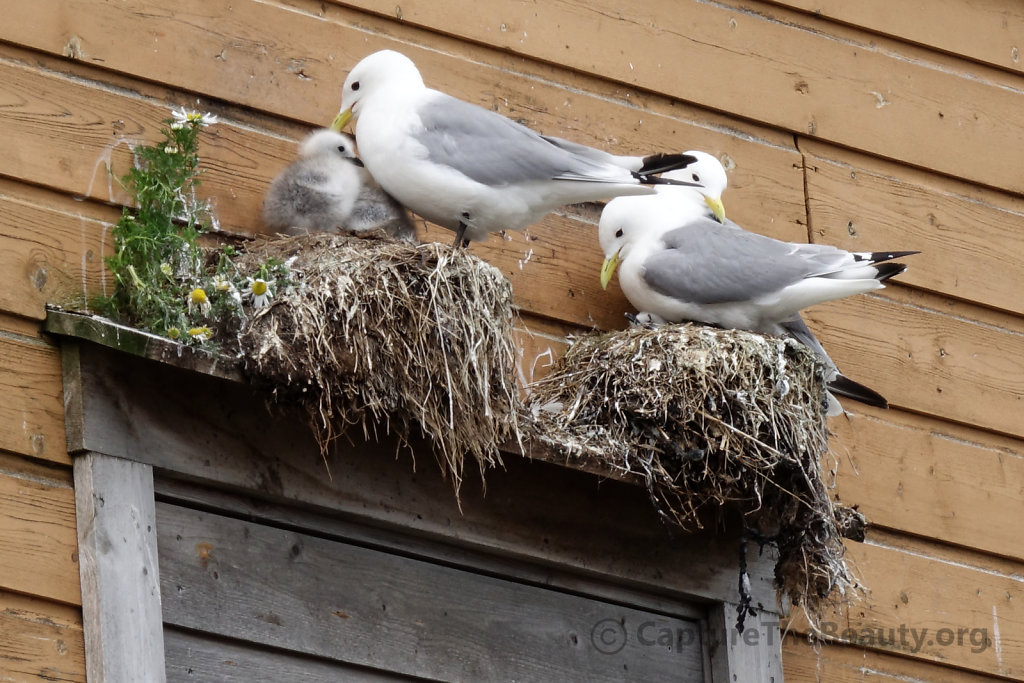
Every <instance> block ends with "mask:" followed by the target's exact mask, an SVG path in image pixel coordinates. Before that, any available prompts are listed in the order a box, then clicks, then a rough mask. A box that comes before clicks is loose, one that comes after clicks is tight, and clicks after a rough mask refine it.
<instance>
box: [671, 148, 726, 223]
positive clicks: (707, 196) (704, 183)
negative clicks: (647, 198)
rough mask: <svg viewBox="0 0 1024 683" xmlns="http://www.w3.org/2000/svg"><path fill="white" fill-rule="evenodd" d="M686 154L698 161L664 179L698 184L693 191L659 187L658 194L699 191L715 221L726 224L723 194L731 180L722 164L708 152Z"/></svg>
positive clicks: (672, 172)
mask: <svg viewBox="0 0 1024 683" xmlns="http://www.w3.org/2000/svg"><path fill="white" fill-rule="evenodd" d="M686 154H689V155H691V156H693V157H694V158H696V161H694V162H693V163H691V164H689V165H688V166H687V167H686V168H681V169H678V170H675V171H669V172H667V173H664V174H662V177H663V178H670V179H672V180H683V181H686V182H690V183H696V185H694V186H693V189H692V190H691V189H690V188H682V187H678V186H672V185H659V186H658V187H657V192H659V193H661V194H669V193H681V192H693V191H697V192H699V193H700V195H701V197H702V198H703V201H704V203H705V204H706V205H707V207H708V209H710V210H711V213H712V214H714V216H715V219H716V220H717V221H718V222H719V223H724V222H725V205H723V204H722V193H723V192H725V188H726V187H728V185H729V178H728V176H726V174H725V168H724V167H723V166H722V162H720V161H719V160H718V159H716V158H715V157H714V156H712V155H711V154H708V153H707V152H696V151H690V152H686Z"/></svg>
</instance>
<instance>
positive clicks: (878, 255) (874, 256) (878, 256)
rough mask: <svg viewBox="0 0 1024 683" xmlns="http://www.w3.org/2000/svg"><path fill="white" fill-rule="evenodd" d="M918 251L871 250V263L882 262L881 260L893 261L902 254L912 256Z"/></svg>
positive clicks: (902, 255) (901, 256)
mask: <svg viewBox="0 0 1024 683" xmlns="http://www.w3.org/2000/svg"><path fill="white" fill-rule="evenodd" d="M920 253H921V252H919V251H873V252H871V262H872V263H882V262H883V261H894V260H896V259H898V258H903V257H904V256H913V255H915V254H920Z"/></svg>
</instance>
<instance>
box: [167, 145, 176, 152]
mask: <svg viewBox="0 0 1024 683" xmlns="http://www.w3.org/2000/svg"><path fill="white" fill-rule="evenodd" d="M177 153H178V146H177V145H167V146H166V147H164V154H177Z"/></svg>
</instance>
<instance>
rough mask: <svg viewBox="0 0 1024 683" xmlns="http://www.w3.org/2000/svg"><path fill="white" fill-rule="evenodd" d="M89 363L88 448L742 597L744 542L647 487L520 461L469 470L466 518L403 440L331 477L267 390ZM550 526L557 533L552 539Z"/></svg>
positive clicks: (84, 435)
mask: <svg viewBox="0 0 1024 683" xmlns="http://www.w3.org/2000/svg"><path fill="white" fill-rule="evenodd" d="M80 355H81V358H82V362H81V368H82V373H81V376H80V378H79V379H78V380H76V381H78V382H81V384H80V386H81V389H80V390H79V391H81V392H82V393H81V395H82V396H83V397H84V398H85V400H84V401H83V408H84V420H83V421H82V422H81V423H80V424H81V425H82V431H81V442H80V443H78V444H77V445H76V448H80V449H83V450H91V451H95V452H99V453H107V454H109V455H115V456H119V457H129V458H132V459H136V460H141V461H144V462H147V463H149V464H152V465H154V466H155V467H156V468H158V471H161V472H163V473H164V474H165V475H166V474H168V473H173V474H174V475H175V476H185V477H189V478H194V479H199V480H204V481H207V482H210V481H216V482H220V485H222V486H227V487H229V488H235V487H238V488H242V489H246V490H248V491H250V492H252V494H253V495H258V496H263V497H268V498H271V499H274V500H281V499H289V500H291V501H293V502H295V503H300V504H305V505H312V506H318V507H321V508H325V509H328V510H332V511H334V512H336V513H339V514H343V515H351V516H353V517H355V518H358V519H364V520H367V521H372V522H373V523H374V524H380V525H384V526H388V527H391V528H403V529H406V530H407V531H409V532H413V533H417V534H421V535H424V536H427V537H432V538H437V539H445V540H446V542H449V543H454V544H457V545H460V546H465V547H470V548H473V549H475V550H479V551H481V552H486V553H493V554H497V555H501V556H509V557H517V558H520V559H523V558H525V559H528V560H529V561H532V562H535V563H538V564H542V565H545V566H556V567H563V568H569V569H571V570H572V571H576V572H581V573H583V574H585V575H587V576H592V577H604V578H605V579H607V580H612V581H615V582H619V583H625V584H628V585H630V586H633V587H636V588H638V589H643V590H655V591H657V592H660V593H662V594H665V595H676V596H681V595H693V596H700V597H703V598H709V599H723V598H728V597H730V596H733V595H734V594H735V591H736V579H735V576H736V575H735V574H734V573H732V571H733V569H734V568H735V567H736V566H737V564H738V559H737V557H736V552H735V546H734V545H733V543H732V542H723V541H722V540H721V537H720V536H718V535H716V534H714V533H710V532H708V533H695V534H687V535H685V536H679V535H675V534H672V533H671V530H670V529H668V528H666V527H665V525H664V524H663V523H662V522H661V521H660V520H659V519H658V517H657V515H656V514H655V513H654V511H653V508H652V506H651V504H650V501H649V499H648V497H647V495H646V493H645V492H644V491H643V490H642V489H641V488H640V487H636V486H629V485H626V484H622V483H619V482H614V481H605V482H601V481H599V480H598V479H597V478H595V477H593V476H591V475H586V474H583V473H580V472H575V471H572V470H567V469H565V468H563V467H559V466H555V465H549V464H546V463H540V462H529V461H526V460H524V459H523V458H519V457H515V458H513V457H509V458H507V460H508V461H507V462H506V463H505V466H504V468H503V469H497V470H492V471H490V472H489V473H488V476H487V488H486V493H485V492H484V491H483V490H482V487H481V485H480V482H479V479H478V478H477V476H476V473H475V471H474V468H472V466H469V467H468V468H467V472H466V480H465V482H464V483H463V486H462V490H461V509H460V506H459V505H458V504H457V502H456V500H455V497H454V496H453V495H452V491H451V485H450V483H449V482H446V481H444V480H442V478H441V477H440V475H439V473H438V471H437V469H436V468H435V466H434V464H433V463H432V462H431V455H429V447H428V446H427V445H425V444H418V450H417V453H418V454H419V456H418V458H417V459H416V460H415V461H413V459H412V457H410V455H409V452H408V451H406V450H401V451H399V450H397V448H396V446H395V444H394V442H393V441H392V440H391V439H384V440H383V441H382V442H381V443H380V444H372V443H371V444H363V443H361V442H357V443H356V444H348V442H344V443H340V444H339V446H338V448H337V449H336V450H335V451H334V452H332V453H331V454H330V455H329V457H328V460H327V466H328V467H329V468H330V471H329V473H328V474H330V473H333V477H331V476H326V477H325V463H324V461H323V459H322V458H321V456H320V452H319V448H318V447H317V445H316V443H315V442H314V440H313V437H312V435H311V434H310V433H309V432H308V431H306V430H305V429H304V428H302V427H301V425H303V424H304V422H305V420H304V419H303V418H302V417H301V416H299V415H298V414H297V413H296V412H294V411H287V410H283V409H281V410H278V409H276V408H275V410H274V412H272V413H268V412H267V407H266V402H265V398H266V397H265V396H264V394H263V393H261V392H258V391H255V390H254V389H252V388H250V387H248V386H245V385H240V384H237V383H231V382H226V381H224V380H218V379H214V378H211V377H207V376H203V375H197V374H195V373H187V372H186V371H183V370H178V369H176V368H173V367H169V366H165V365H161V364H158V363H154V362H152V361H145V360H142V359H137V358H134V357H131V356H127V355H126V354H116V353H114V352H111V351H107V350H103V349H101V348H100V347H95V345H89V344H83V345H82V346H81V349H80ZM153 386H159V387H161V391H160V392H159V394H157V393H155V392H153V391H152V387H153ZM197 395H202V396H204V397H205V398H204V400H203V401H202V402H199V403H197V402H196V401H195V400H194V397H195V396H197ZM210 406H231V407H232V409H231V410H230V411H220V410H211V409H210ZM200 435H202V436H200ZM353 438H354V435H353ZM154 443H159V444H160V447H159V448H153V447H152V444H154ZM197 443H203V444H204V445H203V447H202V448H197ZM210 452H216V453H217V457H216V458H214V459H211V458H210V457H209V453H210ZM396 454H397V457H396ZM338 473H344V475H343V476H341V475H339V474H338ZM524 496H528V497H529V498H528V499H527V498H525V497H524ZM538 519H544V520H546V521H545V527H546V528H547V529H548V531H547V533H546V534H545V535H544V538H543V539H542V540H539V539H538V538H537V528H536V524H537V520H538ZM750 562H751V577H752V580H753V594H754V596H755V599H756V601H757V602H759V603H761V604H763V605H765V607H766V608H767V609H768V610H769V611H771V610H773V609H774V608H775V607H774V605H775V590H774V587H773V585H772V580H773V576H772V565H773V562H774V559H773V558H772V557H771V555H770V553H765V554H764V556H759V557H758V558H756V559H754V558H750Z"/></svg>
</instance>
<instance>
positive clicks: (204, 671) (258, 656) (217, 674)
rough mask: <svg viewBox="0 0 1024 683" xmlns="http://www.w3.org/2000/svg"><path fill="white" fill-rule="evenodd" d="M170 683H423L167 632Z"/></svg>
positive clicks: (333, 663) (219, 639) (205, 635)
mask: <svg viewBox="0 0 1024 683" xmlns="http://www.w3.org/2000/svg"><path fill="white" fill-rule="evenodd" d="M164 643H165V644H166V656H167V680H168V683H287V682H289V681H302V683H337V682H338V681H354V682H359V681H372V682H378V681H379V682H383V681H409V680H422V679H414V678H410V677H408V676H401V675H398V674H390V673H386V672H383V671H374V670H372V669H363V668H359V667H354V666H350V665H347V664H341V663H338V662H329V661H324V660H322V659H317V658H314V657H305V656H302V655H294V654H289V653H286V652H279V651H274V650H268V649H267V648H265V647H263V646H259V645H250V644H247V643H239V642H235V641H231V640H226V639H223V638H217V637H211V636H209V635H207V634H203V633H195V632H190V631H182V630H179V629H176V628H173V627H168V628H167V629H165V630H164Z"/></svg>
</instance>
